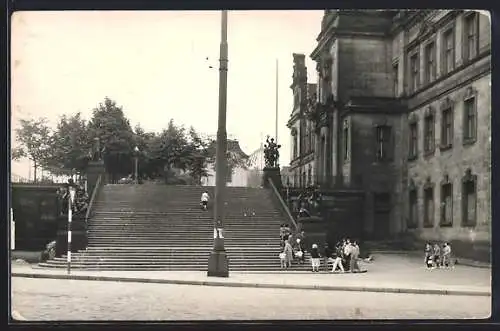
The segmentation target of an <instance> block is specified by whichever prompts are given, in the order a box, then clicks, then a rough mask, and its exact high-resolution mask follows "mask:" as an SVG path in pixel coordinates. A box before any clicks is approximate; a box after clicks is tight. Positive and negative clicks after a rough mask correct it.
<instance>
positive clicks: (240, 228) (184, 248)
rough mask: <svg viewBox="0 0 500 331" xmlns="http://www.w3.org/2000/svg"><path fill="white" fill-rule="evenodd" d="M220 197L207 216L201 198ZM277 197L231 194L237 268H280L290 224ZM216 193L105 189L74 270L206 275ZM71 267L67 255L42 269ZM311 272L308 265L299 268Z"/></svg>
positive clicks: (228, 233)
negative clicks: (282, 230) (282, 232)
mask: <svg viewBox="0 0 500 331" xmlns="http://www.w3.org/2000/svg"><path fill="white" fill-rule="evenodd" d="M204 190H208V192H209V194H210V195H211V197H212V199H211V201H210V202H209V210H207V211H204V210H201V208H200V204H199V199H200V196H201V192H203V191H204ZM272 194H273V193H272V192H271V191H269V190H265V189H254V188H227V191H226V199H225V200H226V203H225V211H224V228H225V229H224V230H225V231H224V237H225V238H224V245H225V247H226V251H227V254H228V258H229V264H230V270H240V271H244V270H277V269H279V267H280V262H279V258H278V254H279V252H280V251H281V247H280V242H279V226H280V224H282V223H286V222H287V220H286V218H285V217H284V216H283V213H282V212H281V210H279V209H278V208H277V207H276V204H275V203H274V201H273V196H272ZM214 196H215V195H214V188H213V187H212V188H206V187H193V186H166V185H105V186H104V187H103V189H102V191H101V192H100V194H99V196H98V200H97V201H95V203H94V205H93V208H94V210H93V217H92V219H91V220H89V222H88V224H87V226H88V230H87V233H88V248H87V250H84V251H80V252H78V253H73V254H72V268H75V269H78V268H82V269H89V270H103V269H105V270H200V271H206V269H207V263H208V258H209V255H210V252H211V250H212V246H213V244H214V239H213V218H214V215H213V212H214V210H213V207H214V206H213V204H214V202H215V201H214ZM40 265H41V266H46V267H52V268H66V257H65V256H62V257H58V258H56V259H53V260H50V261H47V262H46V263H42V264H40ZM298 268H304V266H298Z"/></svg>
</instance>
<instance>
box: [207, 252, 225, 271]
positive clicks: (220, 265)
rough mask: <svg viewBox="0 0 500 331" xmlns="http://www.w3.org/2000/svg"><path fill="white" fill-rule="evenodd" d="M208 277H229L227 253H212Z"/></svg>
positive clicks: (209, 260)
mask: <svg viewBox="0 0 500 331" xmlns="http://www.w3.org/2000/svg"><path fill="white" fill-rule="evenodd" d="M207 276H208V277H229V260H228V258H227V253H226V252H225V251H212V252H211V253H210V257H209V259H208V270H207Z"/></svg>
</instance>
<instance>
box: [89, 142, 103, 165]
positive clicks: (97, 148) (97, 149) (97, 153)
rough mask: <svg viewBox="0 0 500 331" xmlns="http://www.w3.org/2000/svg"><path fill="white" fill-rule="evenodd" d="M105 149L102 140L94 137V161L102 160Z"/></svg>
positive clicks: (92, 158)
mask: <svg viewBox="0 0 500 331" xmlns="http://www.w3.org/2000/svg"><path fill="white" fill-rule="evenodd" d="M104 151H105V147H103V148H101V140H100V139H99V138H95V139H94V145H93V146H92V157H91V160H92V161H102V154H103V153H104Z"/></svg>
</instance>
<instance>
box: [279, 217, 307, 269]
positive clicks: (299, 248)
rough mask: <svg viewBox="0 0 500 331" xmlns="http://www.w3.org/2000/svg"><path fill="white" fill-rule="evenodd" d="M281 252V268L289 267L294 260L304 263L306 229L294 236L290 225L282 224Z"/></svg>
mask: <svg viewBox="0 0 500 331" xmlns="http://www.w3.org/2000/svg"><path fill="white" fill-rule="evenodd" d="M280 241H281V252H280V254H279V256H280V261H281V268H282V269H288V268H290V267H291V266H292V262H294V261H295V262H297V263H299V264H303V263H304V262H305V246H304V231H301V232H300V233H299V234H297V235H295V236H293V235H292V230H291V228H290V226H289V225H287V224H281V226H280Z"/></svg>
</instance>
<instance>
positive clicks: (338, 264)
mask: <svg viewBox="0 0 500 331" xmlns="http://www.w3.org/2000/svg"><path fill="white" fill-rule="evenodd" d="M333 255H334V256H333V257H332V259H333V267H332V272H336V271H337V268H338V269H340V271H341V272H345V270H344V266H343V265H342V255H343V248H342V245H337V248H336V250H335V253H334V254H333Z"/></svg>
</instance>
